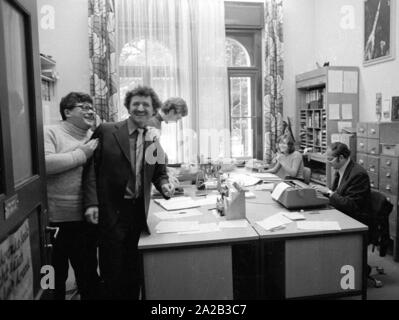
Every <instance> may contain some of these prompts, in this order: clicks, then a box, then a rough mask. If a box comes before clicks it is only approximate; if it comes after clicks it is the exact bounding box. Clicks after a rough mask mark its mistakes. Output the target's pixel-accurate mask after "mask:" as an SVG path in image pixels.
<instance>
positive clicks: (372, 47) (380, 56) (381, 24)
mask: <svg viewBox="0 0 399 320" xmlns="http://www.w3.org/2000/svg"><path fill="white" fill-rule="evenodd" d="M395 22H396V21H395V0H366V1H364V42H363V45H364V48H363V49H364V52H363V64H364V65H365V66H368V65H372V64H376V63H379V62H384V61H389V60H392V59H394V58H395V52H394V51H395V42H394V40H395V34H394V33H395Z"/></svg>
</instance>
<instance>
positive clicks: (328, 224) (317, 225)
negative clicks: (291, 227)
mask: <svg viewBox="0 0 399 320" xmlns="http://www.w3.org/2000/svg"><path fill="white" fill-rule="evenodd" d="M297 228H298V229H302V230H341V227H340V226H339V223H338V222H337V221H300V222H297Z"/></svg>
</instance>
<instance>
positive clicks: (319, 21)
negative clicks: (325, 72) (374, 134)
mask: <svg viewBox="0 0 399 320" xmlns="http://www.w3.org/2000/svg"><path fill="white" fill-rule="evenodd" d="M363 3H364V2H363V1H360V0H334V1H332V0H316V1H315V13H316V16H315V18H316V19H315V26H314V28H315V30H316V35H315V56H316V59H317V60H318V61H330V62H331V63H332V64H333V65H353V66H359V67H360V92H359V99H360V119H359V120H360V121H376V120H377V119H376V117H375V101H376V93H377V92H381V93H382V97H383V99H387V98H391V97H392V96H395V95H396V96H397V95H399V86H398V85H397V84H398V83H399V56H398V54H399V40H398V34H399V28H398V27H399V24H398V21H397V23H396V28H395V32H394V34H395V36H396V39H395V40H396V56H397V58H396V59H395V60H392V61H389V62H384V63H380V64H377V65H372V66H368V67H363V55H362V52H363V24H364V18H363V5H364V4H363ZM345 6H346V7H345ZM395 9H396V10H395V16H396V18H398V17H399V5H398V4H397V5H396V8H395ZM341 10H344V11H343V12H345V10H353V18H354V25H353V28H351V29H343V28H342V26H343V25H344V26H345V25H346V24H345V23H341V20H342V19H343V17H345V16H346V14H347V13H348V11H346V13H342V12H341ZM345 21H347V20H343V22H345Z"/></svg>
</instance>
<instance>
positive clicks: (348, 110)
mask: <svg viewBox="0 0 399 320" xmlns="http://www.w3.org/2000/svg"><path fill="white" fill-rule="evenodd" d="M341 110H342V120H352V118H353V116H352V104H350V103H345V104H343V105H342V107H341Z"/></svg>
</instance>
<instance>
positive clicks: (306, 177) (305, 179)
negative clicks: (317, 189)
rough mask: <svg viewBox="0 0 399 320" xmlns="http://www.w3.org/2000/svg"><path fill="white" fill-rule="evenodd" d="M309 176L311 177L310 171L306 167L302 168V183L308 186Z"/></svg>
mask: <svg viewBox="0 0 399 320" xmlns="http://www.w3.org/2000/svg"><path fill="white" fill-rule="evenodd" d="M311 176H312V170H310V168H308V167H303V182H305V183H306V184H309V183H310V177H311Z"/></svg>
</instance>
